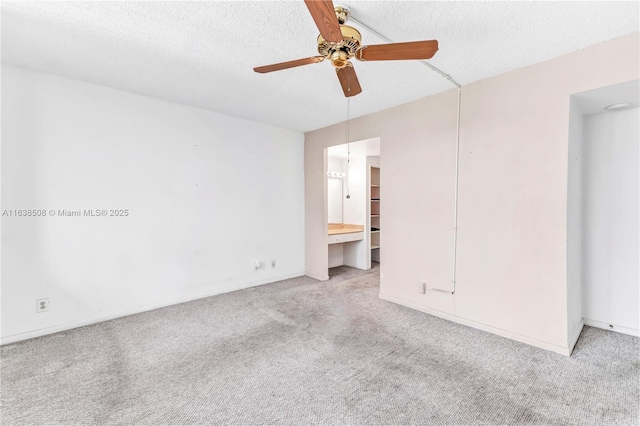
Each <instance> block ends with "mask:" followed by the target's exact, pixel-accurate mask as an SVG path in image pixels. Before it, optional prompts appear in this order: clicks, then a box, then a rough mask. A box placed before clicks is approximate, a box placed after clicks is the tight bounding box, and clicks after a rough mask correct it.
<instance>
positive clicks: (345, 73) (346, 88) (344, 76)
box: [336, 64, 362, 98]
mask: <svg viewBox="0 0 640 426" xmlns="http://www.w3.org/2000/svg"><path fill="white" fill-rule="evenodd" d="M336 73H337V74H338V79H339V80H340V84H341V85H342V91H343V92H344V95H345V96H346V97H347V98H349V97H351V96H355V95H357V94H358V93H360V92H362V88H361V87H360V82H358V76H357V75H356V70H355V69H353V65H351V64H349V65H347V66H346V67H344V68H338V69H336Z"/></svg>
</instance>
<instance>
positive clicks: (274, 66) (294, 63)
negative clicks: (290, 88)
mask: <svg viewBox="0 0 640 426" xmlns="http://www.w3.org/2000/svg"><path fill="white" fill-rule="evenodd" d="M323 60H324V57H323V56H313V57H311V58H304V59H296V60H295V61H289V62H280V63H279V64H272V65H265V66H263V67H256V68H254V69H253V70H254V71H255V72H259V73H261V74H264V73H266V72H273V71H280V70H286V69H287V68H294V67H299V66H302V65H309V64H317V63H318V62H322V61H323Z"/></svg>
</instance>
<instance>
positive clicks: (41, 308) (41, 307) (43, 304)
mask: <svg viewBox="0 0 640 426" xmlns="http://www.w3.org/2000/svg"><path fill="white" fill-rule="evenodd" d="M49 305H50V302H49V299H37V300H36V312H37V313H40V312H47V311H48V310H49Z"/></svg>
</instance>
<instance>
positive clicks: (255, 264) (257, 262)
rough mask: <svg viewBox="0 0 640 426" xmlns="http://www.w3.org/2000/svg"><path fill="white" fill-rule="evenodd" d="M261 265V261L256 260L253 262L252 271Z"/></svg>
mask: <svg viewBox="0 0 640 426" xmlns="http://www.w3.org/2000/svg"><path fill="white" fill-rule="evenodd" d="M261 267H262V262H260V261H259V260H256V261H255V262H253V270H254V271H257V270H258V269H260V268H261Z"/></svg>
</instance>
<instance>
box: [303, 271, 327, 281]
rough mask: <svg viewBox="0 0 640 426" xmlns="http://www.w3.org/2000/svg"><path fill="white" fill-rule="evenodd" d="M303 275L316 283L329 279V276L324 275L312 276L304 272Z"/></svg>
mask: <svg viewBox="0 0 640 426" xmlns="http://www.w3.org/2000/svg"><path fill="white" fill-rule="evenodd" d="M304 275H306V276H307V277H309V278H313V279H314V280H318V281H327V280H328V279H329V276H328V275H326V276H324V275H316V274H312V273H311V272H305V273H304Z"/></svg>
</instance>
